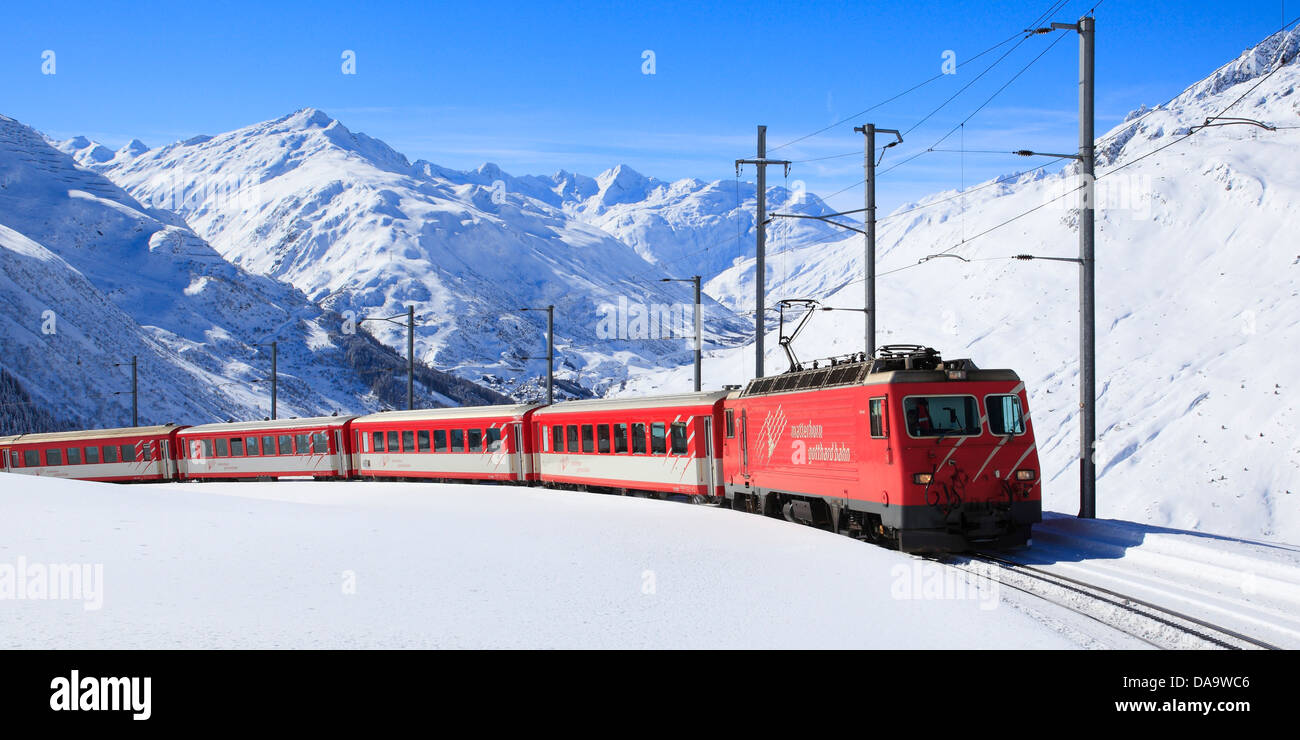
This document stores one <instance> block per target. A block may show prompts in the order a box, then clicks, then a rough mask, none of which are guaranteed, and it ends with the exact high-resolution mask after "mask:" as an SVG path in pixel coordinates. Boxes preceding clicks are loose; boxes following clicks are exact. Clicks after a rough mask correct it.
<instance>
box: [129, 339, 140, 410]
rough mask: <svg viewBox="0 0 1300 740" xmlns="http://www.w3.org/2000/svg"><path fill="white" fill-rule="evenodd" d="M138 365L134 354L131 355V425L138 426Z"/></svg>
mask: <svg viewBox="0 0 1300 740" xmlns="http://www.w3.org/2000/svg"><path fill="white" fill-rule="evenodd" d="M138 369H139V365H138V363H137V362H136V356H135V355H131V426H133V427H138V426H140V384H139V382H138V380H139V377H140V376H139V373H138V372H137V371H138Z"/></svg>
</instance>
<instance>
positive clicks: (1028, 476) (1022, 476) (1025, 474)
mask: <svg viewBox="0 0 1300 740" xmlns="http://www.w3.org/2000/svg"><path fill="white" fill-rule="evenodd" d="M1033 479H1034V471H1032V470H1017V471H1016V480H1033Z"/></svg>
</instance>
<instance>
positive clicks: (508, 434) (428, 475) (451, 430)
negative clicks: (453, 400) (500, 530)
mask: <svg viewBox="0 0 1300 740" xmlns="http://www.w3.org/2000/svg"><path fill="white" fill-rule="evenodd" d="M536 408H537V406H536V405H513V406H511V405H507V406H467V407H464V408H447V409H416V410H412V411H386V412H383V413H379V414H370V415H369V416H362V417H359V418H358V419H356V420H355V421H353V422H352V449H353V453H354V454H353V458H352V460H353V461H352V472H353V475H355V476H358V477H365V478H422V479H433V480H485V481H518V482H525V483H526V482H531V481H536V480H537V470H536V468H535V467H534V464H533V447H532V436H531V435H530V434H528V429H529V427H530V425H531V424H532V416H533V412H534V410H535V409H536Z"/></svg>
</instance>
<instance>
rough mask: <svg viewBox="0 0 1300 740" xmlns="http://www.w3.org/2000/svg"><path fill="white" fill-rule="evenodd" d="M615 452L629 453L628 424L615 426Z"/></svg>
mask: <svg viewBox="0 0 1300 740" xmlns="http://www.w3.org/2000/svg"><path fill="white" fill-rule="evenodd" d="M614 452H627V424H615V425H614Z"/></svg>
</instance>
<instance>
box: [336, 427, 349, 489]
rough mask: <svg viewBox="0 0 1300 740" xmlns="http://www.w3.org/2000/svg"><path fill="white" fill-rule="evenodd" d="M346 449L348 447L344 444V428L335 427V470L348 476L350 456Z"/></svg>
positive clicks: (343, 475)
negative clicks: (345, 452) (345, 451)
mask: <svg viewBox="0 0 1300 740" xmlns="http://www.w3.org/2000/svg"><path fill="white" fill-rule="evenodd" d="M345 449H347V448H346V447H344V446H343V430H341V429H335V430H334V472H335V473H337V474H338V475H340V476H342V477H345V478H346V477H347V474H348V456H347V455H346V454H344V452H343V450H345Z"/></svg>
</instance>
